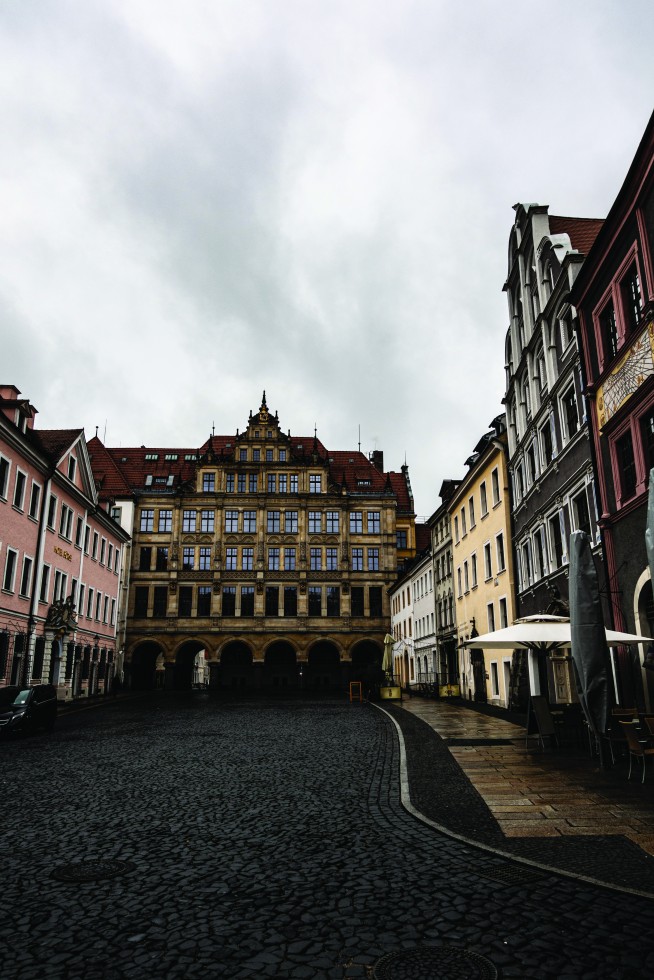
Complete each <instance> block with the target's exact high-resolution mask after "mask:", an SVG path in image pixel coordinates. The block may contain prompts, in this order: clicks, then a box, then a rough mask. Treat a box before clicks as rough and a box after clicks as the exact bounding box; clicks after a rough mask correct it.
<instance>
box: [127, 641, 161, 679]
mask: <svg viewBox="0 0 654 980" xmlns="http://www.w3.org/2000/svg"><path fill="white" fill-rule="evenodd" d="M159 657H164V650H163V647H162V646H161V645H160V644H159V643H157V642H156V641H155V640H145V641H144V642H143V643H139V645H138V646H137V647H136V648H135V649H134V650H133V651H132V657H131V661H130V663H129V664H128V663H126V664H125V673H126V674H128V676H129V686H130V687H131V688H133V689H134V690H135V691H154V689H155V688H156V686H157V681H156V678H157V659H158V658H159Z"/></svg>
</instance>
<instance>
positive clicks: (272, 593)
mask: <svg viewBox="0 0 654 980" xmlns="http://www.w3.org/2000/svg"><path fill="white" fill-rule="evenodd" d="M278 615H279V586H278V585H267V586H266V616H278Z"/></svg>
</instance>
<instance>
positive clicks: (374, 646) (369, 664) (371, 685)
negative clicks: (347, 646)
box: [350, 640, 384, 695]
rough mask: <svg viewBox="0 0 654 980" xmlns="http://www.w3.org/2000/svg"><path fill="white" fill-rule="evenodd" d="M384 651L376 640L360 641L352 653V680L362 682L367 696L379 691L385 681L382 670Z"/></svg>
mask: <svg viewBox="0 0 654 980" xmlns="http://www.w3.org/2000/svg"><path fill="white" fill-rule="evenodd" d="M383 656H384V651H383V648H382V646H381V644H380V643H375V642H374V640H359V642H358V643H355V644H354V646H353V647H352V650H351V652H350V657H351V660H352V667H351V671H350V680H353V681H361V683H362V684H363V689H364V691H365V692H366V695H370V694H371V693H373V692H374V691H375V690H377V689H378V688H379V687H380V685H381V683H382V680H383V677H384V675H383V671H382V668H381V665H382V659H383Z"/></svg>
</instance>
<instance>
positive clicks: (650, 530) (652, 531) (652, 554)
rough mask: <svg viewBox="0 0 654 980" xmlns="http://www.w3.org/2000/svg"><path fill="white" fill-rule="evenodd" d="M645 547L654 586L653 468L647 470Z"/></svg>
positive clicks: (653, 585)
mask: <svg viewBox="0 0 654 980" xmlns="http://www.w3.org/2000/svg"><path fill="white" fill-rule="evenodd" d="M645 547H646V548H647V563H648V565H649V573H650V575H651V576H652V587H653V588H654V469H651V470H650V471H649V493H648V495H647V524H646V526H645Z"/></svg>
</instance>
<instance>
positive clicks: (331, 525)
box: [327, 510, 339, 534]
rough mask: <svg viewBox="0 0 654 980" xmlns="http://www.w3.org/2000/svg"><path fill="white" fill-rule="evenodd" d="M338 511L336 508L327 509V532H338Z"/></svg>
mask: <svg viewBox="0 0 654 980" xmlns="http://www.w3.org/2000/svg"><path fill="white" fill-rule="evenodd" d="M338 528H339V513H338V511H337V510H328V511H327V534H338Z"/></svg>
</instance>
